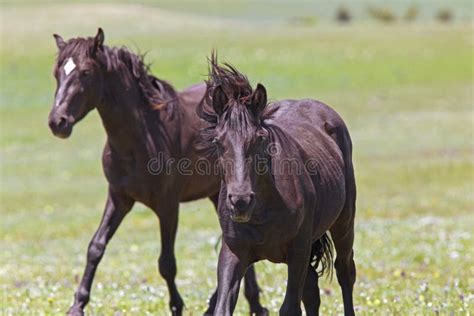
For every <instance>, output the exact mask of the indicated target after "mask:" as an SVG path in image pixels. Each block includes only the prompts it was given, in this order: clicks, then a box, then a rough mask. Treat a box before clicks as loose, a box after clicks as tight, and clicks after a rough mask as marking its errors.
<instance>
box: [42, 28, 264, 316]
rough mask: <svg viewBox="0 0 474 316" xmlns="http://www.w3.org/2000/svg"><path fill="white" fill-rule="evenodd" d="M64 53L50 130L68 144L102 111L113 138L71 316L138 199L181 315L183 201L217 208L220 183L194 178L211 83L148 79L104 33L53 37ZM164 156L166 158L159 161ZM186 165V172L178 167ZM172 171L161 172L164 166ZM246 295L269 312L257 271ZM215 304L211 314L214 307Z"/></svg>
mask: <svg viewBox="0 0 474 316" xmlns="http://www.w3.org/2000/svg"><path fill="white" fill-rule="evenodd" d="M54 37H55V39H56V44H57V46H58V49H59V53H58V57H57V61H56V67H55V70H54V76H55V77H56V81H57V89H56V95H55V101H54V106H53V109H52V110H51V113H50V115H49V126H50V128H51V130H52V132H53V133H54V135H56V136H58V137H61V138H67V137H68V136H69V135H70V134H71V132H72V128H73V126H74V124H76V123H77V122H79V121H80V120H81V119H82V118H84V117H85V116H86V115H87V113H88V112H90V111H91V110H93V109H94V108H97V110H98V112H99V114H100V117H101V119H102V123H103V125H104V128H105V130H106V132H107V142H106V144H105V148H104V152H103V158H102V162H103V168H104V172H105V176H106V178H107V180H108V183H109V189H108V197H107V202H106V205H105V211H104V215H103V217H102V221H101V223H100V225H99V228H98V229H97V231H96V232H95V234H94V236H93V238H92V240H91V242H90V244H89V248H88V251H87V264H86V267H85V271H84V274H83V277H82V281H81V283H80V285H79V288H78V289H77V292H76V294H75V300H74V305H73V306H72V307H71V308H70V310H69V313H70V314H74V315H82V314H83V310H84V307H85V306H86V304H87V303H88V301H89V296H90V291H91V285H92V281H93V278H94V274H95V272H96V269H97V266H98V265H99V262H100V260H101V258H102V256H103V255H104V251H105V248H106V245H107V243H108V242H109V241H110V239H111V238H112V236H113V235H114V233H115V231H116V230H117V228H118V227H119V225H120V223H121V222H122V220H123V218H124V217H125V215H127V213H128V212H129V211H130V210H131V209H132V206H133V205H134V203H135V201H138V202H141V203H143V204H145V205H146V206H148V207H149V208H151V209H152V210H153V211H154V212H155V213H156V215H157V216H158V217H159V220H160V228H161V229H160V232H161V243H162V247H161V255H160V257H159V260H158V266H159V271H160V274H161V275H162V276H163V278H164V279H165V280H166V283H167V285H168V290H169V295H170V302H169V306H170V309H171V310H172V312H173V314H176V315H181V313H182V309H183V300H182V299H181V296H180V294H179V292H178V289H177V287H176V284H175V276H176V261H175V255H174V242H175V237H176V231H177V227H178V210H179V202H182V201H192V200H196V199H199V198H204V197H210V199H211V200H212V202H213V203H214V205H216V204H217V193H218V191H219V181H220V179H219V177H218V175H213V174H203V173H199V174H197V173H192V172H191V174H190V171H192V170H193V168H194V163H195V162H196V160H197V159H198V156H197V154H196V153H195V151H194V150H193V143H194V140H195V137H196V135H197V134H198V129H199V125H200V120H199V118H198V117H197V116H196V106H197V104H198V103H199V102H200V101H201V99H202V97H203V95H204V92H205V85H204V84H201V85H196V86H193V87H190V88H188V89H186V90H184V91H183V92H180V93H178V92H176V91H175V90H174V89H173V87H172V86H171V85H170V84H168V83H167V82H165V81H163V80H160V79H158V78H156V77H154V76H152V75H151V74H149V71H148V67H147V66H146V65H145V64H144V63H143V60H142V58H141V57H140V56H137V55H135V54H133V53H131V52H130V51H128V50H127V49H125V48H110V47H107V46H105V45H103V42H104V34H103V32H102V30H101V29H99V31H98V33H97V35H96V36H95V37H93V38H74V39H70V40H68V41H64V40H63V39H62V38H61V37H60V36H59V35H54ZM158 157H160V159H158ZM180 159H181V160H182V161H185V162H186V166H187V170H181V169H179V167H183V166H182V165H178V164H176V163H175V164H169V163H170V162H173V161H175V162H176V161H179V160H180ZM164 164H165V165H166V166H167V168H162V167H163V165H164ZM247 276H248V277H247V284H248V287H247V291H246V292H247V293H246V296H247V298H248V300H249V303H250V306H251V312H253V313H257V314H265V313H266V310H265V309H264V308H263V307H262V306H261V305H260V304H259V298H258V296H259V292H258V291H259V290H258V286H257V284H256V280H255V274H254V273H253V271H250V273H248V274H247ZM213 302H215V298H214V299H213V300H211V304H210V306H209V311H212V310H213V309H214V306H213V304H212V303H213Z"/></svg>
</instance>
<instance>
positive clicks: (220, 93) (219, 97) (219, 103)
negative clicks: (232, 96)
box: [212, 86, 229, 116]
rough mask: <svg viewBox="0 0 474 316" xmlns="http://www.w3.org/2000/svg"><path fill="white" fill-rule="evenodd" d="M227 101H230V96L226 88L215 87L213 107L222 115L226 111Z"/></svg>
mask: <svg viewBox="0 0 474 316" xmlns="http://www.w3.org/2000/svg"><path fill="white" fill-rule="evenodd" d="M227 103H229V98H228V97H227V95H226V94H225V92H224V89H222V86H217V87H215V88H214V91H213V93H212V107H213V108H214V112H216V114H217V115H219V116H220V115H221V114H222V113H224V110H225V107H226V106H227Z"/></svg>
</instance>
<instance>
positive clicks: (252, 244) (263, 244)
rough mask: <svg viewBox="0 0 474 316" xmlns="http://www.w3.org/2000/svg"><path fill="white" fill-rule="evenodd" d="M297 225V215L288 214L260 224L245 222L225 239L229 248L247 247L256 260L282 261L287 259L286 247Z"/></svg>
mask: <svg viewBox="0 0 474 316" xmlns="http://www.w3.org/2000/svg"><path fill="white" fill-rule="evenodd" d="M299 227H300V221H299V216H298V215H296V214H288V215H283V216H280V217H279V218H278V219H276V220H272V221H270V222H269V223H266V224H262V225H251V224H246V225H245V227H241V228H240V229H239V228H237V229H236V230H237V231H238V233H237V234H232V235H231V236H226V237H227V238H226V241H227V242H228V244H229V243H230V244H229V246H231V248H234V247H235V248H238V249H247V250H248V251H249V252H250V253H251V254H252V255H253V256H254V257H255V259H256V260H270V261H271V262H274V263H282V262H286V260H287V254H288V247H289V245H290V244H291V241H292V240H293V239H294V238H295V236H296V235H297V234H298V230H299ZM229 237H232V238H230V240H229Z"/></svg>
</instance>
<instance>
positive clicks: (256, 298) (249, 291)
mask: <svg viewBox="0 0 474 316" xmlns="http://www.w3.org/2000/svg"><path fill="white" fill-rule="evenodd" d="M244 278H245V282H244V283H245V288H244V295H245V298H246V299H247V301H248V302H249V305H250V314H251V315H259V316H264V315H269V312H268V310H267V309H266V308H265V307H263V306H262V305H261V304H260V288H259V287H258V283H257V277H256V276H255V269H254V266H253V265H251V266H250V267H249V268H248V269H247V272H246V273H245V276H244Z"/></svg>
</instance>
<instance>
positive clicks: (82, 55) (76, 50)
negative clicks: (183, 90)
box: [56, 37, 177, 109]
mask: <svg viewBox="0 0 474 316" xmlns="http://www.w3.org/2000/svg"><path fill="white" fill-rule="evenodd" d="M69 57H76V58H77V59H78V60H84V59H93V60H95V61H96V62H97V63H98V64H99V65H100V66H101V67H102V68H103V69H104V70H105V71H107V72H112V71H115V72H117V73H118V74H119V75H120V76H121V77H122V78H123V80H124V82H125V83H126V84H127V85H131V84H132V83H133V82H138V86H139V88H140V91H141V94H142V97H143V100H144V102H145V104H146V105H147V106H149V107H150V108H152V109H161V108H163V107H165V106H166V105H168V104H170V105H173V104H174V103H175V102H177V93H176V91H175V89H174V88H173V87H172V86H171V85H170V84H169V83H168V82H166V81H164V80H161V79H158V78H157V77H155V76H153V75H152V74H151V73H150V66H149V65H148V64H146V63H145V62H144V57H145V56H144V55H142V54H135V53H133V52H131V51H130V50H129V49H128V48H126V47H120V48H119V47H108V46H105V45H104V46H103V48H102V49H99V51H98V52H97V53H94V39H93V38H91V37H88V38H81V37H79V38H74V39H70V40H69V41H67V45H66V46H65V47H64V48H63V49H61V50H60V51H59V55H58V62H57V64H56V67H59V66H60V65H62V64H63V63H64V61H65V60H66V59H67V58H69Z"/></svg>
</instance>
